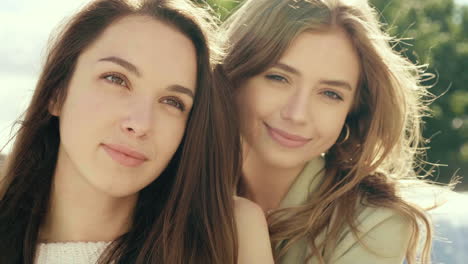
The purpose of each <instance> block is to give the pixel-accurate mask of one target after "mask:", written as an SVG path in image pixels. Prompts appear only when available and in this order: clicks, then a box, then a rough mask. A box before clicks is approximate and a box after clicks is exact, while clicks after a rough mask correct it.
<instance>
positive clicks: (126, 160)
mask: <svg viewBox="0 0 468 264" xmlns="http://www.w3.org/2000/svg"><path fill="white" fill-rule="evenodd" d="M101 146H102V148H103V149H104V151H105V152H106V153H107V154H108V155H109V156H110V157H111V158H112V160H114V161H115V162H117V163H119V164H120V165H123V166H125V167H138V166H140V165H141V164H143V163H144V162H146V161H147V160H148V158H147V157H146V156H145V155H143V154H141V153H139V152H136V151H133V150H130V149H128V148H126V147H123V146H118V145H110V144H109V145H108V144H102V145H101Z"/></svg>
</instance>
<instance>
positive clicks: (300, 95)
mask: <svg viewBox="0 0 468 264" xmlns="http://www.w3.org/2000/svg"><path fill="white" fill-rule="evenodd" d="M309 104H310V100H309V96H308V95H307V94H306V93H305V92H302V91H301V89H298V90H297V91H296V92H295V93H294V94H292V95H291V96H290V97H289V98H288V99H287V102H286V104H285V105H284V106H283V107H282V108H281V111H280V115H281V118H282V119H284V120H289V121H291V122H294V123H297V124H304V123H306V122H307V117H308V112H309V107H310V106H309Z"/></svg>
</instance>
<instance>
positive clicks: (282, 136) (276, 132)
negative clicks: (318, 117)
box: [263, 123, 311, 148]
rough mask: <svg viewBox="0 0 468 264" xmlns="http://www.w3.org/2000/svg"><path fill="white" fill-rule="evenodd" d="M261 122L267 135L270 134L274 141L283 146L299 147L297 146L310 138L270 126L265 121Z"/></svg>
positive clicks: (302, 144)
mask: <svg viewBox="0 0 468 264" xmlns="http://www.w3.org/2000/svg"><path fill="white" fill-rule="evenodd" d="M263 124H264V125H265V127H266V128H267V131H268V135H270V137H271V138H272V139H273V140H274V141H275V142H277V143H278V144H280V145H281V146H283V147H287V148H299V147H302V146H304V145H305V144H307V143H308V142H309V141H310V140H311V139H310V138H304V137H302V136H298V135H293V134H290V133H287V132H285V131H283V130H280V129H277V128H274V127H271V126H269V125H268V124H267V123H263Z"/></svg>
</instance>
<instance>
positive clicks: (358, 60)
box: [216, 0, 431, 264]
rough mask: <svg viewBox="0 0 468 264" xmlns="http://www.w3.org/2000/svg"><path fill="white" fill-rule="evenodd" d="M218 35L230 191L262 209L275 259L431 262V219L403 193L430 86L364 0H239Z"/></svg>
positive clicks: (288, 262) (290, 262) (289, 263)
mask: <svg viewBox="0 0 468 264" xmlns="http://www.w3.org/2000/svg"><path fill="white" fill-rule="evenodd" d="M221 39H222V41H223V44H224V45H225V48H226V54H225V57H224V58H223V60H222V64H220V65H218V66H217V67H216V74H217V76H218V78H226V80H227V81H228V82H229V83H230V85H232V87H233V89H234V94H235V97H236V98H235V100H236V103H237V107H238V113H239V118H240V121H241V135H242V140H243V153H244V157H243V158H244V165H243V175H242V178H241V180H240V182H239V184H238V193H239V195H241V196H243V197H246V198H249V199H251V200H253V201H255V202H256V203H258V204H259V205H260V207H262V209H263V210H264V212H265V213H266V214H267V216H268V219H267V220H268V224H269V229H270V238H271V242H272V247H273V250H274V255H275V260H276V261H277V263H285V264H296V263H333V264H344V263H369V264H375V263H379V264H382V263H401V262H403V260H404V259H406V261H407V262H408V263H410V264H412V263H416V262H417V261H418V260H420V261H421V262H422V263H429V262H430V259H429V255H430V248H431V223H430V221H429V219H428V216H427V215H426V214H425V212H424V210H423V209H421V208H419V207H418V206H416V205H413V204H411V203H409V202H407V201H405V200H404V199H403V198H402V191H403V190H404V189H405V188H406V186H407V185H408V186H412V185H413V184H414V185H417V184H416V183H417V182H418V179H417V178H418V177H417V175H416V173H415V170H416V166H417V162H418V154H420V153H419V152H420V141H421V122H422V121H421V118H422V117H423V116H424V115H425V114H426V111H427V107H426V106H425V105H424V104H423V103H422V101H421V100H422V98H423V97H424V96H426V95H427V91H426V89H425V87H423V86H422V85H421V84H420V81H421V78H422V72H421V69H420V67H418V66H416V65H413V64H412V63H410V62H409V61H408V60H407V59H406V58H404V57H402V56H401V55H400V54H398V53H397V52H395V51H394V50H392V47H391V42H392V41H393V39H392V38H391V37H389V36H388V35H387V34H385V33H384V32H383V31H382V30H381V28H380V25H379V23H378V19H377V13H376V11H375V10H374V9H373V8H371V7H370V6H369V4H368V2H367V1H366V0H355V1H347V0H247V1H245V2H243V3H242V4H241V6H240V7H239V8H238V9H237V10H236V11H235V12H234V13H233V14H232V15H231V16H230V17H229V18H228V19H227V21H226V22H225V23H224V31H223V35H222V36H221ZM415 182H416V183H415ZM423 234H425V235H424V236H423ZM420 238H422V240H420Z"/></svg>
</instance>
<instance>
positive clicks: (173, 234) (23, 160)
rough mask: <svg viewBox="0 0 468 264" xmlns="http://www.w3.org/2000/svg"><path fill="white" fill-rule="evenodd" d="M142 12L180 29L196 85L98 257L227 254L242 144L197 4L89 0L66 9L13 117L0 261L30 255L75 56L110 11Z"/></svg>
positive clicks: (0, 216) (233, 243)
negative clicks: (179, 136)
mask: <svg viewBox="0 0 468 264" xmlns="http://www.w3.org/2000/svg"><path fill="white" fill-rule="evenodd" d="M129 15H142V16H149V17H152V18H154V19H156V20H158V21H162V22H164V23H167V24H168V25H171V26H173V27H174V28H175V29H177V30H179V31H180V32H181V33H183V34H184V35H185V36H186V37H187V38H189V39H190V40H191V41H192V42H193V45H194V46H195V49H196V53H197V71H198V73H197V89H196V94H195V100H194V106H193V109H192V111H191V113H190V117H189V120H188V123H187V129H186V132H185V135H184V138H183V140H182V142H181V144H180V146H179V148H178V150H177V151H176V153H175V155H174V156H173V158H172V160H171V162H170V163H169V165H168V167H167V168H166V169H165V170H164V171H163V172H162V174H161V175H160V176H159V177H158V178H157V180H155V181H154V182H153V183H151V184H150V185H149V186H147V187H146V188H144V189H143V190H141V192H140V195H139V198H138V201H137V204H136V208H135V210H134V215H133V223H132V226H131V227H130V229H129V230H128V232H127V233H125V234H124V235H122V236H121V237H119V238H118V239H116V240H115V241H114V242H113V243H111V245H110V246H109V247H108V248H107V249H106V251H105V252H104V254H103V255H102V256H101V258H100V263H110V262H113V263H126V264H128V263H165V264H167V263H169V264H172V263H174V264H179V263H180V264H182V263H204V264H205V263H213V264H214V263H216V264H217V263H235V262H237V239H236V237H237V236H236V228H235V222H234V215H233V214H234V213H233V197H232V194H233V186H234V183H235V182H236V178H235V177H236V176H237V175H239V166H240V158H239V153H240V145H239V139H238V138H237V135H238V131H237V126H236V125H235V124H236V123H235V122H231V121H232V120H233V119H234V117H233V113H234V112H233V110H232V109H231V108H230V105H231V102H232V99H231V98H230V95H229V94H228V92H227V91H226V90H225V89H223V86H222V84H218V85H216V89H214V86H213V85H212V73H211V68H210V50H209V48H208V46H209V39H210V36H209V34H210V31H211V30H213V29H214V24H213V21H212V18H210V17H209V16H208V15H207V13H206V10H205V9H202V8H201V7H199V6H195V5H194V4H193V3H191V2H190V1H185V0H159V1H158V0H147V1H145V0H143V1H141V2H140V3H138V4H132V3H130V2H127V1H123V0H97V1H93V2H92V3H90V4H89V5H87V6H85V7H84V8H83V9H82V10H81V11H80V12H79V13H77V14H76V15H75V16H74V17H72V18H71V20H70V22H69V23H67V24H66V25H65V27H64V29H63V30H62V31H61V33H60V34H59V35H58V36H57V37H56V39H55V41H54V44H53V45H51V47H50V49H49V52H48V55H47V58H46V61H45V65H44V68H43V71H42V74H41V75H40V78H39V81H38V83H37V87H36V90H35V93H34V95H33V98H32V101H31V104H30V105H29V107H28V109H27V110H26V112H25V115H24V118H23V120H21V121H20V122H19V123H18V124H19V129H18V132H17V134H16V141H15V144H14V146H13V150H12V153H11V154H10V155H9V157H8V162H7V164H6V167H5V170H4V173H3V174H4V175H3V177H2V179H1V180H2V182H1V185H0V199H1V200H0V263H12V264H14V263H33V262H34V256H35V252H36V247H37V243H38V232H39V229H40V227H41V224H42V221H43V219H44V217H45V215H46V214H47V210H48V207H49V199H50V190H51V182H52V179H53V174H54V170H55V166H56V162H57V153H58V147H59V143H60V135H59V129H58V128H59V120H58V119H57V118H56V117H54V116H52V115H51V114H50V113H49V112H48V106H49V104H50V103H51V102H53V103H57V104H58V106H61V105H62V103H63V102H64V99H65V97H66V94H67V86H68V83H69V80H70V79H71V76H72V75H73V72H74V68H75V66H76V63H77V59H78V57H79V56H80V54H81V53H82V52H83V51H84V50H85V49H86V48H87V47H89V46H90V45H91V44H92V43H93V41H95V40H96V39H97V38H98V36H99V35H100V34H101V33H102V32H103V31H104V30H105V29H106V27H108V26H109V25H110V24H112V23H114V22H115V21H117V20H118V19H121V18H123V17H125V16H129Z"/></svg>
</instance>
